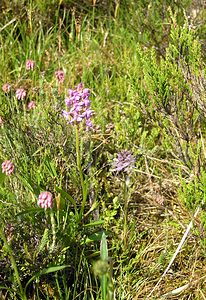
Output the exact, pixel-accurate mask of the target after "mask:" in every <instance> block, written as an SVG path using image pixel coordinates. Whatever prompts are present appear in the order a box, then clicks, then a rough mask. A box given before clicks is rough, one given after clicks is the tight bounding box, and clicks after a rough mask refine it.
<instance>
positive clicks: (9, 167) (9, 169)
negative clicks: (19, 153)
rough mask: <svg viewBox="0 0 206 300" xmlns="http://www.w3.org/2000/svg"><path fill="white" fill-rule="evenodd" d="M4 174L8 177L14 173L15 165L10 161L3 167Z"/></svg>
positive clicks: (5, 162)
mask: <svg viewBox="0 0 206 300" xmlns="http://www.w3.org/2000/svg"><path fill="white" fill-rule="evenodd" d="M1 167H2V173H5V174H6V175H11V174H12V173H13V172H14V165H13V163H12V162H11V161H10V160H5V161H4V162H3V163H2V165H1Z"/></svg>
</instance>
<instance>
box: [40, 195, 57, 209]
mask: <svg viewBox="0 0 206 300" xmlns="http://www.w3.org/2000/svg"><path fill="white" fill-rule="evenodd" d="M37 204H38V205H39V206H40V207H41V208H44V209H47V208H52V207H53V197H52V194H51V193H50V192H41V193H40V195H39V198H38V201H37Z"/></svg>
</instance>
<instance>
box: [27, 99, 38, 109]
mask: <svg viewBox="0 0 206 300" xmlns="http://www.w3.org/2000/svg"><path fill="white" fill-rule="evenodd" d="M35 107H36V103H35V102H34V101H30V102H29V103H28V104H27V109H28V110H32V109H34V108H35Z"/></svg>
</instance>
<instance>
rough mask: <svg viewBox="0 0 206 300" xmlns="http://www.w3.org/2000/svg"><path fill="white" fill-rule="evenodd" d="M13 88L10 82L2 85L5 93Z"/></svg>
mask: <svg viewBox="0 0 206 300" xmlns="http://www.w3.org/2000/svg"><path fill="white" fill-rule="evenodd" d="M10 90H11V85H10V84H9V83H4V85H3V86H2V91H3V92H4V93H8V92H9V91H10Z"/></svg>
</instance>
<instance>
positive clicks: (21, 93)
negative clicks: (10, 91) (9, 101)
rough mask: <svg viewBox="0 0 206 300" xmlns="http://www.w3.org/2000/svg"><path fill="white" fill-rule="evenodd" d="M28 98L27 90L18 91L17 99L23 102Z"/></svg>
mask: <svg viewBox="0 0 206 300" xmlns="http://www.w3.org/2000/svg"><path fill="white" fill-rule="evenodd" d="M25 97H26V91H25V89H17V90H16V98H17V99H18V100H23V99H24V98H25Z"/></svg>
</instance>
